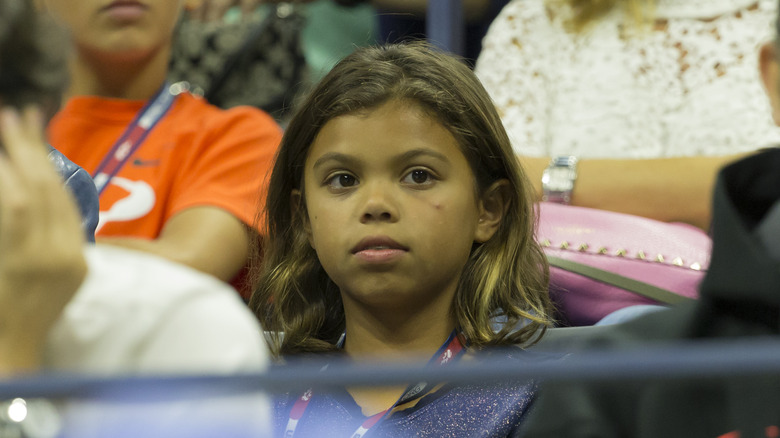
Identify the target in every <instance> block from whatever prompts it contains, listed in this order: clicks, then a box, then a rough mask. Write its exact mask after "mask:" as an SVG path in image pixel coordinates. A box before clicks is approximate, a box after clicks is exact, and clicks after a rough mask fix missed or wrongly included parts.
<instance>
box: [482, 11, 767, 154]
mask: <svg viewBox="0 0 780 438" xmlns="http://www.w3.org/2000/svg"><path fill="white" fill-rule="evenodd" d="M776 8H777V1H776V0H658V1H656V9H655V17H656V19H657V20H656V25H655V27H654V28H648V29H644V30H641V29H638V28H637V27H636V26H633V25H632V24H631V23H626V20H625V17H624V15H623V13H622V12H621V11H619V10H615V11H612V12H611V13H609V14H608V15H607V16H605V17H604V18H603V19H601V20H599V21H598V22H597V23H595V24H594V25H593V26H592V27H590V28H589V29H588V30H587V31H586V32H585V33H584V34H582V35H573V34H571V33H568V32H566V31H565V30H564V29H563V26H562V23H561V17H557V16H553V14H551V13H548V10H547V9H546V7H545V0H514V1H512V2H511V3H509V4H508V5H507V6H506V7H505V8H504V9H503V10H502V12H501V14H500V15H499V16H498V17H497V18H496V20H495V21H494V22H493V24H492V26H491V28H490V30H489V31H488V34H487V36H486V37H485V39H484V41H483V50H482V52H481V54H480V57H479V59H478V62H477V65H476V73H477V75H478V76H479V78H480V80H481V81H482V82H483V84H484V85H485V87H486V88H487V90H488V92H489V93H490V94H491V96H492V98H493V99H494V101H495V103H496V106H497V108H498V110H499V113H500V114H501V117H502V120H503V121H504V125H505V126H506V128H507V131H508V133H509V135H510V138H511V139H512V142H513V147H514V148H515V151H516V152H518V153H520V154H524V155H529V156H555V155H564V154H574V155H578V156H582V157H589V158H596V157H599V158H656V157H675V156H695V155H726V154H732V153H738V152H746V151H752V150H756V149H759V148H762V147H766V146H769V145H774V144H777V143H780V129H778V128H777V126H775V125H774V123H773V121H772V119H771V111H770V106H769V102H768V99H767V97H766V96H765V93H764V89H763V86H762V84H761V82H760V79H759V73H758V56H757V55H758V49H759V47H760V45H761V44H762V43H764V42H766V41H769V40H771V39H772V38H773V36H774V20H775V17H776V13H777V12H776Z"/></svg>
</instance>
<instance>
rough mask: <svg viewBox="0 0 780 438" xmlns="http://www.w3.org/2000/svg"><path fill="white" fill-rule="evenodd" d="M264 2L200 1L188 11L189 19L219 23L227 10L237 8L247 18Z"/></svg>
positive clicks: (249, 0) (238, 0) (237, 0)
mask: <svg viewBox="0 0 780 438" xmlns="http://www.w3.org/2000/svg"><path fill="white" fill-rule="evenodd" d="M264 1H265V0H202V1H201V2H200V5H198V6H197V7H194V8H192V9H188V11H187V12H188V13H189V15H190V18H192V19H194V20H198V21H203V22H215V21H220V20H222V18H223V17H224V16H225V13H226V12H227V11H228V9H230V8H232V7H234V6H238V7H240V8H241V15H242V16H247V15H249V14H251V13H252V11H254V10H255V8H257V6H258V5H260V4H261V3H263V2H264Z"/></svg>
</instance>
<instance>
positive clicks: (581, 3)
mask: <svg viewBox="0 0 780 438" xmlns="http://www.w3.org/2000/svg"><path fill="white" fill-rule="evenodd" d="M547 6H548V7H549V8H550V9H551V10H552V11H553V12H554V13H556V14H560V15H562V16H563V17H564V20H563V21H564V23H565V25H566V27H567V29H569V30H570V31H573V32H582V31H583V30H585V29H586V28H588V26H590V25H591V24H593V23H595V22H596V21H598V20H600V19H601V18H603V17H604V16H605V15H607V14H609V13H610V12H612V11H613V10H615V9H616V8H619V9H621V10H622V11H623V13H624V15H625V16H626V17H628V21H629V22H631V23H634V24H636V25H638V26H640V27H641V26H644V25H647V24H648V23H650V22H651V21H652V19H653V17H654V10H655V0H547Z"/></svg>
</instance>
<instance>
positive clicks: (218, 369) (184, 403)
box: [45, 244, 270, 437]
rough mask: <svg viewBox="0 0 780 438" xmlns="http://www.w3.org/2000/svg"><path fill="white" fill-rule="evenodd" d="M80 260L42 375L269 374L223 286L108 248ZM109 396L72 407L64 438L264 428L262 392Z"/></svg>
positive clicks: (253, 326)
mask: <svg viewBox="0 0 780 438" xmlns="http://www.w3.org/2000/svg"><path fill="white" fill-rule="evenodd" d="M85 255H86V260H87V265H88V269H89V271H88V274H87V277H86V279H85V281H84V283H83V284H82V286H81V288H80V289H79V290H78V291H77V293H76V295H75V296H74V297H73V299H72V300H71V301H70V303H69V304H68V305H67V306H66V307H65V310H64V313H63V315H62V316H61V318H60V319H59V320H58V321H57V323H56V324H55V326H54V327H53V329H52V332H51V335H50V337H49V340H48V344H47V350H46V355H45V357H46V366H47V369H49V370H52V371H55V372H68V373H71V372H73V373H80V374H86V375H88V376H123V375H181V374H204V375H210V374H227V373H241V372H261V371H263V370H264V369H265V368H266V367H267V365H268V363H269V352H268V348H267V346H266V344H265V343H264V341H263V336H262V331H261V329H260V326H259V324H258V322H257V320H256V318H255V317H254V315H252V313H251V312H250V311H249V309H248V308H247V307H246V305H245V304H244V303H243V302H242V301H241V299H240V297H239V296H238V294H237V292H236V291H235V290H233V289H232V288H230V287H229V286H228V285H226V284H225V283H223V282H221V281H219V280H218V279H216V278H214V277H211V276H208V275H206V274H203V273H200V272H197V271H195V270H193V269H190V268H188V267H185V266H181V265H178V264H175V263H173V262H170V261H167V260H164V259H162V258H159V257H155V256H152V255H149V254H145V253H141V252H137V251H132V250H126V249H122V248H116V247H111V246H108V245H100V244H98V245H95V246H90V247H87V248H86V249H85ZM111 396H112V397H113V398H109V399H103V398H101V397H100V396H99V397H97V398H96V399H89V400H77V401H71V402H70V403H68V404H67V409H66V415H65V416H64V418H65V421H66V423H67V424H66V426H65V432H64V433H63V435H64V436H73V437H76V436H79V437H92V436H94V437H99V436H120V435H121V436H155V437H156V436H160V437H162V436H171V435H170V433H171V432H172V431H176V432H177V433H187V431H189V432H196V431H200V432H202V433H205V431H207V430H211V429H209V428H212V429H214V428H215V427H216V426H218V425H219V427H216V430H221V431H222V432H224V433H230V434H231V435H232V436H263V435H264V434H265V433H266V432H267V431H268V430H270V426H269V423H268V419H269V418H270V408H269V404H268V401H267V399H266V396H265V395H264V394H261V393H249V394H239V395H236V396H229V397H228V396H226V397H217V398H213V397H205V398H203V399H197V400H191V399H187V400H160V401H155V400H145V401H144V403H138V402H137V401H135V402H133V401H129V400H124V399H122V397H121V396H120V397H118V398H117V397H116V394H113V395H111ZM222 425H230V428H231V429H230V430H229V431H228V430H227V429H225V428H224V427H222ZM120 432H121V434H120ZM212 432H213V430H212ZM176 436H183V435H176ZM187 436H192V434H189V435H187Z"/></svg>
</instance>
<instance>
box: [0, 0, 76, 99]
mask: <svg viewBox="0 0 780 438" xmlns="http://www.w3.org/2000/svg"><path fill="white" fill-rule="evenodd" d="M66 40H67V38H63V35H62V33H61V31H60V29H59V28H57V27H56V26H55V25H54V24H53V23H52V22H50V20H49V19H47V18H46V17H45V16H43V15H42V14H39V13H38V12H37V11H36V10H35V7H34V6H33V2H32V1H30V0H2V1H0V98H2V102H3V105H12V106H16V107H23V106H25V105H29V104H41V105H43V106H44V107H45V108H44V110H47V112H48V113H52V112H53V111H54V110H56V108H57V106H58V103H59V101H60V95H61V93H62V91H63V89H64V87H65V83H66V80H67V73H66V71H67V52H68V50H67V47H66V45H65V43H64V41H66Z"/></svg>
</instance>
